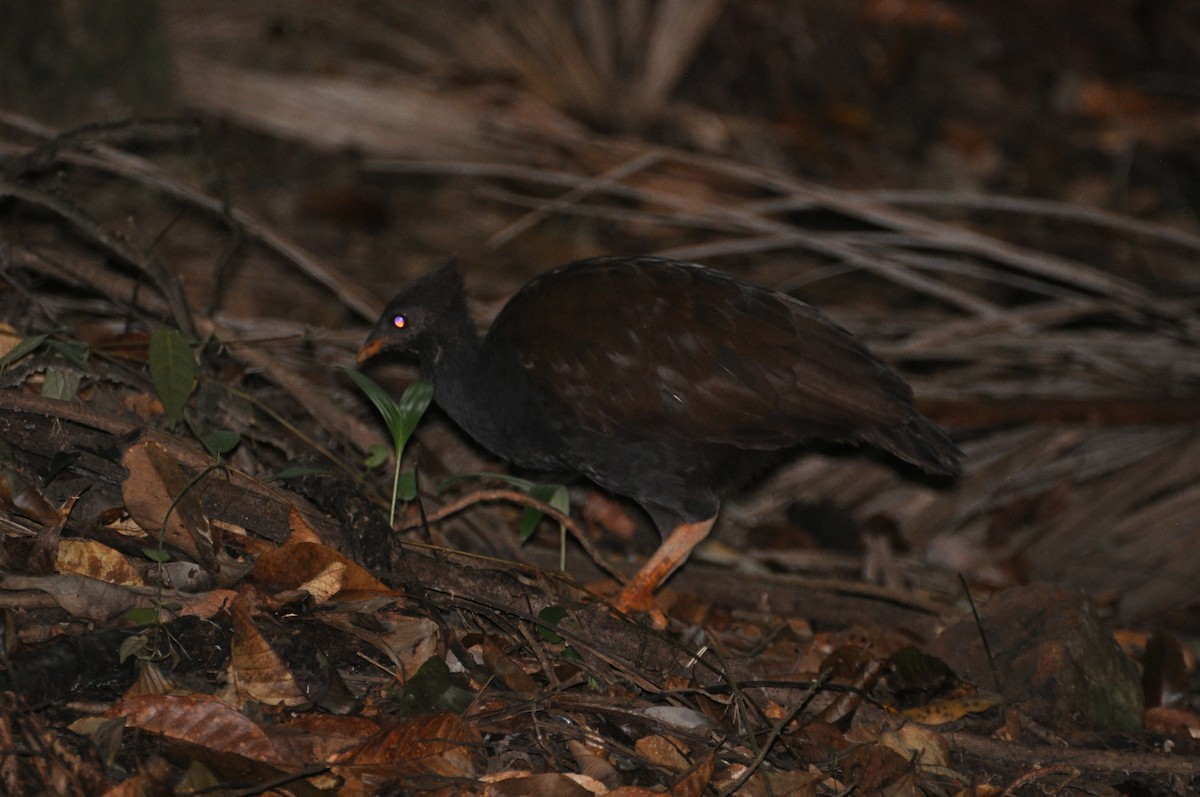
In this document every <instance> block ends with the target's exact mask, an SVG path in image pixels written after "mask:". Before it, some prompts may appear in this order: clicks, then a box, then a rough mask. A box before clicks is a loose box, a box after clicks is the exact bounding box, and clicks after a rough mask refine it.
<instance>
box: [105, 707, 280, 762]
mask: <svg viewBox="0 0 1200 797" xmlns="http://www.w3.org/2000/svg"><path fill="white" fill-rule="evenodd" d="M106 716H110V717H125V720H126V722H128V724H129V725H130V726H131V727H134V728H140V729H142V730H144V731H148V732H150V733H153V734H159V735H161V736H164V737H166V738H167V739H171V740H175V741H180V742H186V743H188V744H194V745H197V746H199V747H202V748H204V749H206V750H213V751H218V752H225V753H234V754H236V755H239V756H243V757H245V758H249V759H251V760H254V761H262V762H265V763H269V764H275V765H279V766H283V765H291V766H294V765H296V764H297V763H298V762H297V761H295V760H294V759H293V760H289V759H287V758H285V757H284V756H282V755H280V754H279V752H278V751H277V750H276V748H275V744H274V742H273V741H272V740H271V737H270V735H269V734H268V733H267V732H266V731H265V730H264V729H263V728H262V727H260V726H259V725H258V724H256V723H254V722H253V721H251V720H250V718H249V717H247V716H246V715H245V714H243V713H242V712H240V711H238V710H237V709H235V708H234V707H233V706H231V705H229V704H228V703H226V702H225V701H223V700H220V699H218V698H215V697H212V696H210V695H186V696H179V695H155V696H147V697H133V698H128V699H124V700H121V701H118V702H117V703H116V705H114V706H113V707H112V708H111V709H109V710H108V711H107V712H106Z"/></svg>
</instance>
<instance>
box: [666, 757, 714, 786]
mask: <svg viewBox="0 0 1200 797" xmlns="http://www.w3.org/2000/svg"><path fill="white" fill-rule="evenodd" d="M715 758H716V752H715V751H713V752H711V753H709V754H708V755H707V756H705V757H704V760H703V761H701V762H700V763H699V764H697V765H696V766H695V767H694V768H693V769H692V771H691V772H688V773H687V774H686V775H684V776H683V777H682V778H680V779H679V780H678V781H677V782H676V783H675V785H674V786H672V787H671V793H672V794H676V795H679V797H700V795H702V794H704V790H705V789H706V788H708V784H709V783H711V782H712V775H713V768H714V764H715Z"/></svg>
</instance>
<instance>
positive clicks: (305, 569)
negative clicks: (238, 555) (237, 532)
mask: <svg viewBox="0 0 1200 797" xmlns="http://www.w3.org/2000/svg"><path fill="white" fill-rule="evenodd" d="M334 565H336V566H337V567H336V569H334V570H331V569H330V568H331V566H334ZM323 574H324V578H326V579H328V578H331V577H333V578H336V579H337V582H336V584H331V583H330V582H329V581H321V580H320V579H321V578H322V576H323ZM254 581H255V583H257V584H258V585H260V586H261V587H262V588H263V589H266V590H269V591H272V592H280V591H283V590H294V589H305V588H306V585H308V584H309V583H310V582H311V583H312V586H313V588H314V589H316V590H318V592H319V593H321V594H326V593H328V595H327V597H328V598H332V597H333V596H334V595H337V597H339V598H342V599H352V598H362V597H372V596H379V595H387V596H394V595H397V594H399V593H397V592H396V591H395V590H393V589H391V588H389V587H388V586H387V585H386V584H384V583H383V582H381V581H380V580H379V579H377V578H375V576H373V575H371V573H370V572H369V571H368V570H367V569H366V568H364V567H363V566H362V565H360V564H358V563H357V562H355V561H354V560H353V559H350V558H349V557H347V556H345V555H344V554H341V553H338V552H337V551H335V550H333V549H332V548H330V547H328V546H326V545H322V544H320V543H312V542H300V543H294V544H288V545H284V546H282V547H280V548H277V549H275V550H273V551H267V552H265V553H263V554H262V555H261V556H259V557H258V560H257V561H256V562H255V564H254ZM331 586H336V587H337V589H335V590H333V592H329V589H330V587H331ZM314 597H318V596H317V595H316V594H314Z"/></svg>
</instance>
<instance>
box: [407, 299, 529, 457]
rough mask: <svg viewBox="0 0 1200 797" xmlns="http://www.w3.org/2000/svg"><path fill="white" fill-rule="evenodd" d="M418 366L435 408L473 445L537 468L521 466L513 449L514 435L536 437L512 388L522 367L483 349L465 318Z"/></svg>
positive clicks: (520, 376)
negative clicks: (430, 387) (431, 388)
mask: <svg viewBox="0 0 1200 797" xmlns="http://www.w3.org/2000/svg"><path fill="white" fill-rule="evenodd" d="M426 363H428V365H425V364H426ZM422 365H423V366H424V367H425V370H426V372H425V376H426V378H428V379H429V380H430V381H431V382H433V385H434V399H435V401H437V403H438V406H440V407H441V408H442V409H443V410H444V411H445V412H446V414H447V415H449V416H450V417H451V419H453V420H454V422H455V423H457V424H458V425H459V426H461V427H462V429H463V431H465V432H466V433H467V434H469V435H470V436H471V437H473V438H474V439H475V440H476V442H478V443H480V444H481V445H483V446H484V447H485V448H487V449H488V450H490V451H491V452H492V453H493V454H495V455H497V456H499V457H501V458H502V459H507V460H509V461H512V462H516V463H517V464H524V465H526V466H527V467H537V466H539V465H540V464H541V463H533V462H523V461H522V460H525V459H526V457H523V456H521V452H520V451H517V450H514V449H513V443H514V441H515V440H516V439H517V436H518V435H520V434H522V433H523V434H524V435H525V436H527V437H528V436H530V435H538V434H539V432H540V429H538V427H539V426H540V422H539V418H538V417H537V413H535V412H530V406H529V402H528V401H522V400H521V398H520V397H521V395H522V393H521V391H520V390H519V389H515V387H516V385H518V384H519V382H520V381H521V380H522V379H524V378H525V375H524V373H523V368H522V367H521V364H520V363H519V362H518V361H517V360H516V358H515V357H513V356H512V355H509V354H500V353H498V352H496V351H494V350H493V349H492V348H491V347H485V345H484V342H483V340H482V339H481V338H480V336H479V334H478V333H477V332H476V331H475V328H474V326H473V324H472V323H471V321H470V319H469V318H467V317H466V316H464V317H463V318H462V319H456V321H455V322H454V324H453V325H452V326H451V327H450V328H448V329H444V330H443V334H442V335H441V336H440V340H439V350H438V351H437V352H435V353H433V355H432V356H430V357H426V356H423V357H422Z"/></svg>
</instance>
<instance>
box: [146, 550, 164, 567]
mask: <svg viewBox="0 0 1200 797" xmlns="http://www.w3.org/2000/svg"><path fill="white" fill-rule="evenodd" d="M142 556H144V557H146V558H147V559H149V560H150V561H151V562H158V563H159V564H160V565H161V564H166V563H167V562H169V561H171V554H169V553H167V552H166V551H164V550H161V549H159V548H143V549H142Z"/></svg>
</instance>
